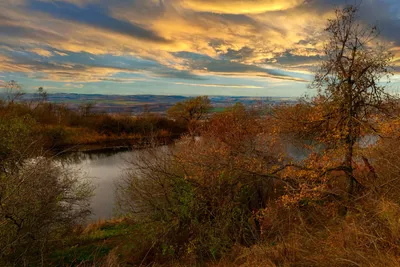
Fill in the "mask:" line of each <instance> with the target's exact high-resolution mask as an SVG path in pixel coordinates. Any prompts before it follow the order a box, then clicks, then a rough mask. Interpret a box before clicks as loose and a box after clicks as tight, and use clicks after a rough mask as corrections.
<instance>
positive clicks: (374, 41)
mask: <svg viewBox="0 0 400 267" xmlns="http://www.w3.org/2000/svg"><path fill="white" fill-rule="evenodd" d="M357 13H358V7H356V6H346V7H345V8H343V9H340V10H337V11H336V13H335V17H334V18H333V19H330V20H329V21H328V25H327V28H326V32H327V34H328V35H329V41H328V42H327V43H326V45H325V47H324V53H325V58H326V59H325V61H324V62H323V63H322V65H321V66H320V69H319V71H318V72H317V73H316V75H315V79H314V81H313V82H312V84H311V87H312V88H316V89H317V90H318V95H317V97H315V98H314V100H313V102H314V103H313V104H314V105H315V106H316V107H317V109H318V110H319V116H318V118H316V121H317V123H318V125H319V126H320V129H321V132H325V133H327V135H328V136H329V135H330V134H331V135H332V133H333V135H334V136H335V140H334V141H333V143H334V145H335V146H337V147H342V148H343V149H344V150H343V161H342V164H341V166H340V167H341V170H343V171H344V173H345V175H346V177H347V190H346V200H347V202H348V201H350V199H351V197H352V195H353V193H354V186H355V184H356V183H357V180H356V178H355V177H354V166H353V165H354V158H355V155H354V148H355V145H356V143H357V141H359V140H360V138H361V137H362V133H363V131H365V130H370V131H376V130H375V127H374V123H373V122H372V120H371V117H372V116H374V115H377V114H379V113H382V114H389V112H388V108H389V107H390V104H389V103H391V102H392V100H393V97H392V96H391V95H390V94H389V93H387V92H386V91H385V85H384V82H388V81H389V76H390V75H391V72H390V62H391V60H392V55H391V53H390V52H388V50H386V49H385V47H384V46H383V45H381V44H380V43H379V40H378V37H379V30H378V29H377V27H375V26H373V27H367V26H365V25H363V24H362V23H361V22H359V21H358V17H357ZM330 142H331V143H332V140H330ZM345 213H346V210H344V214H345Z"/></svg>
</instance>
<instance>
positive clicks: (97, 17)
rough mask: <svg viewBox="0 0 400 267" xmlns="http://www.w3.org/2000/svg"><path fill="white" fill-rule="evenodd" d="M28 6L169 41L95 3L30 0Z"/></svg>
mask: <svg viewBox="0 0 400 267" xmlns="http://www.w3.org/2000/svg"><path fill="white" fill-rule="evenodd" d="M29 7H30V9H31V10H34V11H40V12H44V13H48V14H51V15H52V16H54V17H56V18H60V19H65V20H70V21H75V22H79V23H84V24H87V25H91V26H94V27H98V28H103V29H107V30H110V31H112V32H118V33H121V34H124V35H128V36H131V37H135V38H140V39H144V40H148V41H152V42H160V43H167V42H169V41H168V40H166V39H165V38H163V37H162V36H160V35H158V34H157V33H155V32H153V31H151V30H148V29H146V28H144V27H142V26H139V25H135V24H133V23H130V22H128V21H123V20H118V19H116V18H113V17H112V16H110V15H109V14H108V10H107V9H105V8H102V7H100V6H97V5H87V6H84V7H78V6H76V5H73V4H70V3H64V2H56V3H51V2H50V3H49V2H42V1H38V0H30V2H29Z"/></svg>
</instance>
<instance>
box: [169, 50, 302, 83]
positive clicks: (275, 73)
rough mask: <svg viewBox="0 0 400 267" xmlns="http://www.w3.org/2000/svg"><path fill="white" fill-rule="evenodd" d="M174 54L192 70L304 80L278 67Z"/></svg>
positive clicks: (198, 55) (189, 54)
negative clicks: (268, 67) (185, 61)
mask: <svg viewBox="0 0 400 267" xmlns="http://www.w3.org/2000/svg"><path fill="white" fill-rule="evenodd" d="M175 55H176V56H178V57H181V58H185V59H187V63H188V66H189V67H190V68H191V69H192V70H198V71H204V70H207V71H209V72H213V73H221V74H228V73H244V74H246V73H247V74H256V75H259V76H269V77H274V78H277V79H284V80H296V81H305V80H304V79H302V78H296V77H293V76H291V75H289V74H286V73H284V72H283V71H280V70H278V69H266V68H262V67H259V66H256V65H248V64H243V63H240V62H234V61H230V60H225V59H221V60H219V59H214V58H211V57H208V56H204V55H200V54H196V53H190V52H178V53H175Z"/></svg>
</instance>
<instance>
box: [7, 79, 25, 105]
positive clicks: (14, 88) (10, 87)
mask: <svg viewBox="0 0 400 267" xmlns="http://www.w3.org/2000/svg"><path fill="white" fill-rule="evenodd" d="M4 95H5V101H6V102H7V104H13V103H14V102H15V101H16V100H18V99H20V98H21V97H22V96H23V95H24V93H23V92H22V88H21V86H20V85H19V84H18V83H17V82H16V81H14V80H11V81H9V82H8V83H6V84H5V86H4Z"/></svg>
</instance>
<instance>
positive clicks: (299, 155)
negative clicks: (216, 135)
mask: <svg viewBox="0 0 400 267" xmlns="http://www.w3.org/2000/svg"><path fill="white" fill-rule="evenodd" d="M376 141H377V138H376V137H374V136H372V137H371V136H368V138H364V139H363V142H361V143H360V145H361V146H364V147H365V146H367V145H371V144H374V143H376ZM285 149H286V151H287V153H288V155H290V156H291V157H292V158H293V159H295V160H297V161H301V160H303V159H305V158H306V157H307V155H308V152H307V151H306V150H305V149H304V148H302V147H301V146H294V145H293V144H290V143H288V144H287V146H286V148H285ZM161 150H162V149H161ZM143 151H145V150H133V151H111V152H76V153H70V154H68V155H66V156H65V157H64V166H65V167H67V168H70V169H73V170H77V171H80V172H82V173H83V175H84V176H86V177H88V178H89V179H90V180H91V181H92V184H93V185H94V186H95V191H94V196H93V198H92V202H91V204H92V211H93V213H92V215H91V216H90V218H89V221H91V222H93V221H97V220H100V219H110V218H112V217H113V216H114V215H116V211H115V206H116V205H115V185H116V182H117V180H118V179H119V178H120V177H121V176H122V174H123V170H124V169H126V168H127V167H128V165H127V162H126V161H127V160H132V159H134V158H137V157H138V155H140V153H143Z"/></svg>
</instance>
